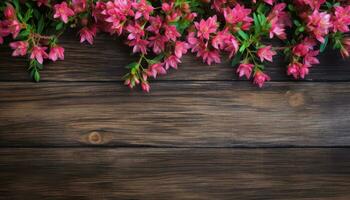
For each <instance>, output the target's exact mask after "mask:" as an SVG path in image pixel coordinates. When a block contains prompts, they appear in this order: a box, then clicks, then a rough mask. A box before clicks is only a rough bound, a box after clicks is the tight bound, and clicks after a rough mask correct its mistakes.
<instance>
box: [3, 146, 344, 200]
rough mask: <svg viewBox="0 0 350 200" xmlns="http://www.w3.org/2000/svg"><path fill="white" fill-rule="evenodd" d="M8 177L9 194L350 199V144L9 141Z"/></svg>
mask: <svg viewBox="0 0 350 200" xmlns="http://www.w3.org/2000/svg"><path fill="white" fill-rule="evenodd" d="M0 179H1V182H0V186H1V187H0V194H1V196H0V198H1V199H21V200H23V199H91V200H96V199H152V200H155V199H182V200H185V199H208V200H209V199H210V200H212V199H230V200H231V199H269V200H272V199H276V200H281V199H313V200H322V199H327V200H333V199H334V200H348V199H350V191H349V188H350V149H191V148H190V149H176V148H175V149H174V148H173V149H160V148H156V149H152V148H136V149H135V148H126V149H125V148H124V149H96V148H93V149H90V148H85V149H30V148H26V149H2V150H1V151H0ZM3 197H6V198H3Z"/></svg>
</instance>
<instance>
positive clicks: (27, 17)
mask: <svg viewBox="0 0 350 200" xmlns="http://www.w3.org/2000/svg"><path fill="white" fill-rule="evenodd" d="M32 14H33V9H28V10H27V12H26V14H25V15H24V19H23V22H27V21H28V20H29V19H30V18H31V17H32Z"/></svg>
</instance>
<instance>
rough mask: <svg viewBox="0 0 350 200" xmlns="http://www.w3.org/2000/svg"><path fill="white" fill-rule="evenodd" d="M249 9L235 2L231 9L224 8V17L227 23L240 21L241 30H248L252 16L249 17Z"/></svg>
mask: <svg viewBox="0 0 350 200" xmlns="http://www.w3.org/2000/svg"><path fill="white" fill-rule="evenodd" d="M250 13H251V9H246V8H244V6H241V5H240V4H238V3H237V4H236V6H235V7H234V8H233V9H230V8H226V9H225V10H224V17H225V20H226V22H227V23H229V24H232V25H237V24H238V23H241V24H242V25H241V27H240V28H241V29H242V30H248V29H249V27H250V26H251V24H252V21H253V18H251V17H249V14H250Z"/></svg>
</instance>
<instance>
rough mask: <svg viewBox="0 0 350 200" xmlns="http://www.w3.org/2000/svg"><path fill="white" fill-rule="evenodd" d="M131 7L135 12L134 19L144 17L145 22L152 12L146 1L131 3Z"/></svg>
mask: <svg viewBox="0 0 350 200" xmlns="http://www.w3.org/2000/svg"><path fill="white" fill-rule="evenodd" d="M132 7H133V8H134V9H135V10H136V11H137V12H136V14H135V19H139V18H140V17H144V18H145V19H146V20H149V15H150V14H151V13H152V12H153V7H152V6H151V5H148V3H147V1H146V0H140V1H139V2H134V3H132Z"/></svg>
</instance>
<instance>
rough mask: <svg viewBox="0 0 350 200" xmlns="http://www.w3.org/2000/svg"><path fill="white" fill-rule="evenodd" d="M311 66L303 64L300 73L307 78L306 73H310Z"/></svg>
mask: <svg viewBox="0 0 350 200" xmlns="http://www.w3.org/2000/svg"><path fill="white" fill-rule="evenodd" d="M309 67H310V66H308V65H305V64H304V65H301V66H300V68H299V75H300V77H301V78H305V76H306V75H308V74H309Z"/></svg>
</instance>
